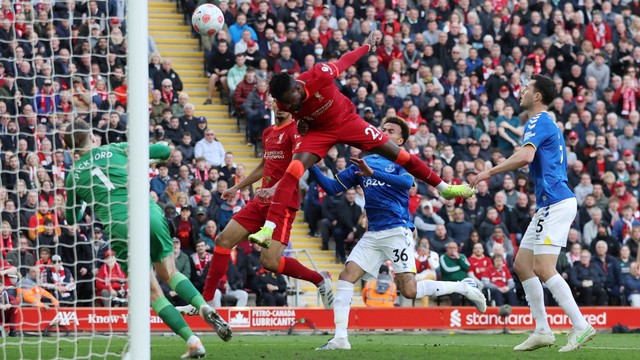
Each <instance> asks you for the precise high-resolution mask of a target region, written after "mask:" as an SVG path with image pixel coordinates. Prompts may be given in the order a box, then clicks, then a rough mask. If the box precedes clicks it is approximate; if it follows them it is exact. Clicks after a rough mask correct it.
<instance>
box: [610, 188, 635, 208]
mask: <svg viewBox="0 0 640 360" xmlns="http://www.w3.org/2000/svg"><path fill="white" fill-rule="evenodd" d="M613 197H615V198H617V199H618V201H620V208H621V209H623V211H624V207H625V206H626V205H628V204H629V201H631V198H632V197H633V195H631V194H630V193H629V192H628V191H627V186H626V185H625V184H624V183H623V182H622V181H616V182H615V183H613V196H612V198H613ZM635 210H636V209H634V212H635Z"/></svg>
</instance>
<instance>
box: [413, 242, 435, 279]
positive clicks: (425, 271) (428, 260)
mask: <svg viewBox="0 0 640 360" xmlns="http://www.w3.org/2000/svg"><path fill="white" fill-rule="evenodd" d="M415 256H416V281H421V280H436V278H437V272H438V270H439V269H440V259H439V257H438V253H436V252H435V251H432V250H431V248H430V244H429V238H426V237H423V238H421V239H420V242H419V243H418V249H417V251H416V254H415Z"/></svg>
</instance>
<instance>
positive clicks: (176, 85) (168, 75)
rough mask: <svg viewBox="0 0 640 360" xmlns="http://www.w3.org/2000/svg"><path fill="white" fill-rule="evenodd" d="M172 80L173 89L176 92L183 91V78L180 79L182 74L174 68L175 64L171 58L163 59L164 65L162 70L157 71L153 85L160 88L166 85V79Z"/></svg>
mask: <svg viewBox="0 0 640 360" xmlns="http://www.w3.org/2000/svg"><path fill="white" fill-rule="evenodd" d="M166 79H168V80H170V81H171V85H172V87H173V90H174V91H176V92H180V91H182V80H180V76H179V75H178V73H176V72H175V71H174V70H173V65H172V63H171V60H169V59H163V60H162V67H161V68H160V70H158V71H157V72H156V74H155V75H154V77H153V87H154V88H155V89H160V88H161V87H163V86H164V85H165V81H164V80H166Z"/></svg>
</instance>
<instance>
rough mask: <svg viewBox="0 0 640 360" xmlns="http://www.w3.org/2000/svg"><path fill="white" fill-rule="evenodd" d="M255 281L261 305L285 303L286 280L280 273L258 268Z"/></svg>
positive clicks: (283, 304) (281, 304)
mask: <svg viewBox="0 0 640 360" xmlns="http://www.w3.org/2000/svg"><path fill="white" fill-rule="evenodd" d="M257 281H258V287H259V289H260V297H261V302H262V305H263V306H286V305H287V297H286V291H287V281H286V280H285V278H284V276H282V274H276V273H273V272H271V271H268V270H265V269H260V271H259V272H258V275H257Z"/></svg>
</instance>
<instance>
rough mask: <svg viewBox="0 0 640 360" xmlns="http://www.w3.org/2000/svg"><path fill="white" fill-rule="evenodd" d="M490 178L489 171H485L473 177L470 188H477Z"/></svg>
mask: <svg viewBox="0 0 640 360" xmlns="http://www.w3.org/2000/svg"><path fill="white" fill-rule="evenodd" d="M489 177H491V175H490V174H489V171H483V172H481V173H479V174H478V175H476V176H471V180H469V186H471V187H472V188H475V187H476V186H477V185H478V183H479V182H480V181H484V180H487V179H488V178H489Z"/></svg>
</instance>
